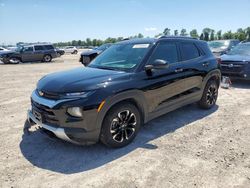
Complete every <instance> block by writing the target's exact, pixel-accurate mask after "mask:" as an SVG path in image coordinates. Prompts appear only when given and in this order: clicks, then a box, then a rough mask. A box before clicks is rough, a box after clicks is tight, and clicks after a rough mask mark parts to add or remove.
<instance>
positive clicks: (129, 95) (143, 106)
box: [96, 90, 148, 130]
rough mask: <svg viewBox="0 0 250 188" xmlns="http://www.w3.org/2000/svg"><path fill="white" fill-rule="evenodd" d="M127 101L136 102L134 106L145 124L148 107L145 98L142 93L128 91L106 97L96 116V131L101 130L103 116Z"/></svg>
mask: <svg viewBox="0 0 250 188" xmlns="http://www.w3.org/2000/svg"><path fill="white" fill-rule="evenodd" d="M128 99H132V100H134V101H135V102H136V104H137V105H138V107H139V108H140V109H139V110H140V111H141V112H142V114H143V117H144V122H145V121H146V119H147V116H148V107H147V106H148V105H147V101H146V99H145V96H144V94H143V91H140V90H129V91H123V92H121V93H118V94H116V95H113V96H111V97H108V98H107V99H106V100H105V103H104V105H103V107H102V109H101V111H100V112H99V113H98V116H97V121H96V125H97V129H99V130H101V127H102V122H103V120H104V118H105V115H106V114H107V112H108V111H109V110H110V109H111V108H112V107H113V106H114V105H115V104H117V103H119V102H122V101H124V100H128Z"/></svg>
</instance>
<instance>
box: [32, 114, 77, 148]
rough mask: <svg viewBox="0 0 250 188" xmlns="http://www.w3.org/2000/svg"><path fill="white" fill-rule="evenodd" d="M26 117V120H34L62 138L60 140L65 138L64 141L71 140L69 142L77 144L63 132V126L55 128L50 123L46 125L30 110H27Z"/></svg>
mask: <svg viewBox="0 0 250 188" xmlns="http://www.w3.org/2000/svg"><path fill="white" fill-rule="evenodd" d="M27 119H28V121H29V122H30V123H31V120H32V122H34V123H35V124H37V125H39V126H40V127H42V128H44V129H46V130H48V131H50V132H52V133H53V134H55V136H56V137H58V138H60V139H62V140H65V141H68V142H71V143H74V144H78V143H77V142H75V141H73V140H71V139H70V138H69V137H68V136H67V134H66V133H65V131H64V129H63V128H60V127H58V128H56V127H53V126H51V125H47V124H44V123H42V122H40V121H38V120H37V119H36V118H35V116H34V115H33V113H32V112H31V110H28V114H27Z"/></svg>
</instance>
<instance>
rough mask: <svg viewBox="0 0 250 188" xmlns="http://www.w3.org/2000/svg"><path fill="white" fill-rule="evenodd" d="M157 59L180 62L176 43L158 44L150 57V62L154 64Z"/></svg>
mask: <svg viewBox="0 0 250 188" xmlns="http://www.w3.org/2000/svg"><path fill="white" fill-rule="evenodd" d="M156 59H161V60H165V61H167V62H168V63H175V62H178V53H177V47H176V44H174V43H160V44H158V45H157V46H156V48H155V50H154V52H153V54H152V55H151V57H150V60H149V64H153V63H154V61H155V60H156Z"/></svg>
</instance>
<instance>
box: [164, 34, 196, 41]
mask: <svg viewBox="0 0 250 188" xmlns="http://www.w3.org/2000/svg"><path fill="white" fill-rule="evenodd" d="M161 38H175V39H176V38H177V39H196V40H199V39H198V38H195V37H188V36H166V35H164V36H161V37H160V39H161Z"/></svg>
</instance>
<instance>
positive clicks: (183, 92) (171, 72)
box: [144, 45, 203, 113]
mask: <svg viewBox="0 0 250 188" xmlns="http://www.w3.org/2000/svg"><path fill="white" fill-rule="evenodd" d="M177 46H178V48H177V49H180V48H179V45H177ZM179 55H181V54H180V53H179ZM179 59H180V60H182V59H181V57H180V56H179ZM201 62H202V57H198V58H195V59H190V60H187V61H181V62H176V63H170V66H169V68H167V69H164V70H154V71H153V74H152V76H147V75H146V76H145V78H144V79H145V80H144V81H145V83H146V87H145V88H144V91H145V97H146V99H147V102H148V112H149V113H154V112H157V111H161V110H162V111H164V110H165V109H166V108H168V107H169V105H171V104H173V102H174V101H176V103H179V104H176V106H181V104H187V103H188V102H189V101H190V102H193V100H190V97H193V96H199V95H200V93H201V88H202V80H203V77H202V72H201V70H200V69H199V64H200V63H201ZM197 67H198V68H197ZM189 96H190V97H189ZM196 99H197V97H196Z"/></svg>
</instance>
